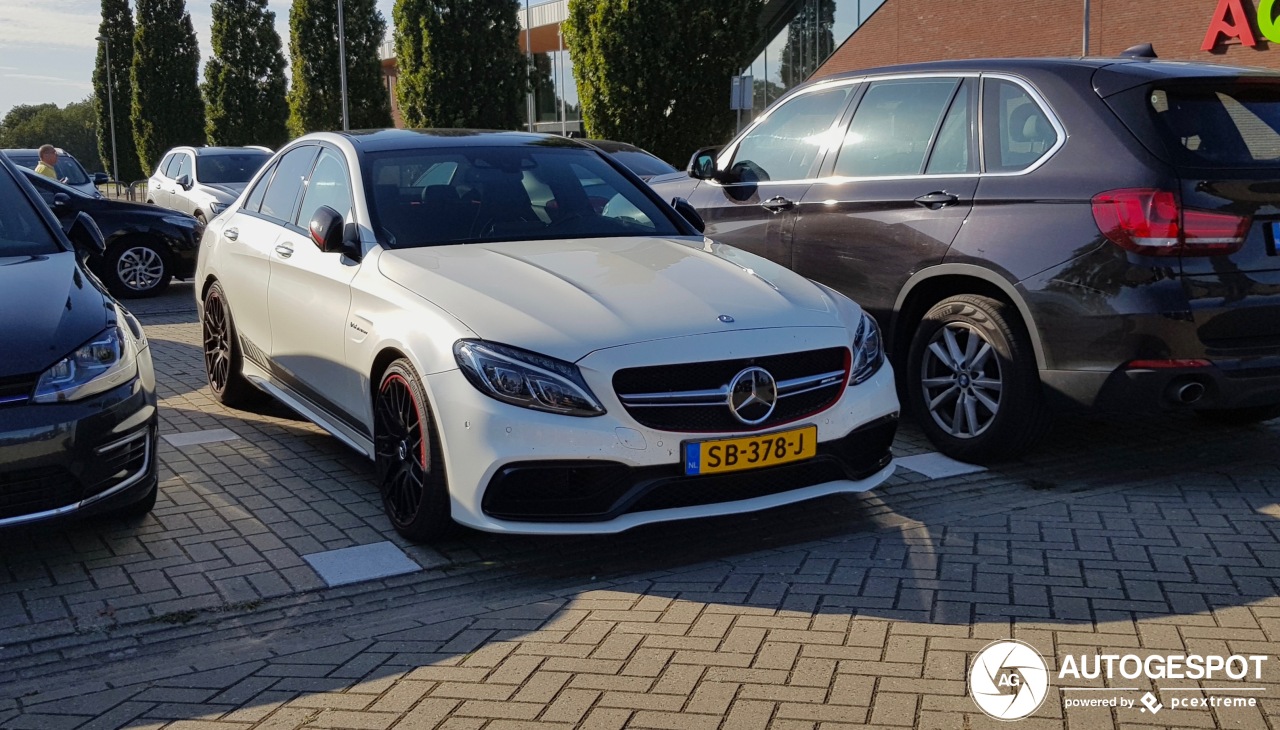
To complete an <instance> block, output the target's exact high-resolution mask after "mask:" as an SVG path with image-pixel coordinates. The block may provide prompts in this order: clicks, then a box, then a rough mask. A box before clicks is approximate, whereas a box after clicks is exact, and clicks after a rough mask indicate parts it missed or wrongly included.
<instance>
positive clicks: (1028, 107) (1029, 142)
mask: <svg viewBox="0 0 1280 730" xmlns="http://www.w3.org/2000/svg"><path fill="white" fill-rule="evenodd" d="M982 106H983V109H982V117H983V122H982V124H983V146H984V147H985V149H984V153H985V155H986V166H987V170H988V171H989V172H1010V171H1016V170H1023V169H1026V168H1028V167H1030V166H1031V165H1032V164H1033V163H1034V162H1035V161H1036V160H1038V159H1040V158H1041V157H1044V155H1045V153H1047V152H1048V151H1049V150H1050V149H1052V148H1053V145H1054V144H1056V143H1057V141H1058V132H1057V130H1055V129H1054V128H1053V125H1052V124H1050V123H1049V115H1048V114H1046V113H1045V111H1044V110H1043V109H1041V108H1040V105H1039V104H1037V103H1036V102H1035V100H1034V99H1032V98H1031V95H1030V94H1029V93H1028V92H1027V90H1026V89H1024V88H1022V87H1021V86H1019V85H1018V84H1015V83H1013V82H1012V81H1005V80H1004V79H986V80H984V81H983V87H982Z"/></svg>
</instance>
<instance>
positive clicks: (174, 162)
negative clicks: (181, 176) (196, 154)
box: [164, 152, 186, 180]
mask: <svg viewBox="0 0 1280 730" xmlns="http://www.w3.org/2000/svg"><path fill="white" fill-rule="evenodd" d="M183 157H186V155H180V154H178V153H177V152H175V153H173V154H172V155H169V164H167V165H165V166H164V176H165V177H167V178H169V179H170V180H174V179H176V178H177V177H178V165H180V164H182V158H183Z"/></svg>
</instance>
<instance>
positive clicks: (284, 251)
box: [276, 243, 293, 259]
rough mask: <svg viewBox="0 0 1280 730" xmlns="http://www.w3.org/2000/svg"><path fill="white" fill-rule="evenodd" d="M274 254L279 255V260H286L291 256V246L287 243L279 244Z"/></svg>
mask: <svg viewBox="0 0 1280 730" xmlns="http://www.w3.org/2000/svg"><path fill="white" fill-rule="evenodd" d="M276 253H278V254H280V258H282V259H287V258H289V257H290V256H292V255H293V246H290V245H289V244H287V243H281V244H279V245H277V246H276Z"/></svg>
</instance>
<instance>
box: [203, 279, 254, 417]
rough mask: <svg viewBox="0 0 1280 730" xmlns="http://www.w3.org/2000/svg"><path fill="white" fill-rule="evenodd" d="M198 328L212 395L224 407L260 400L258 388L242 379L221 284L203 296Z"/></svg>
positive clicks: (232, 329)
mask: <svg viewBox="0 0 1280 730" xmlns="http://www.w3.org/2000/svg"><path fill="white" fill-rule="evenodd" d="M201 330H202V333H203V335H204V370H205V374H206V375H207V376H208V379H209V390H211V391H213V397H214V398H217V399H218V402H219V403H221V404H223V405H224V406H231V407H243V406H247V405H251V404H253V403H255V402H258V401H261V400H262V398H263V393H262V391H260V390H258V389H257V388H256V387H254V386H253V384H252V383H250V382H249V381H248V380H246V379H245V377H244V374H243V373H242V372H241V366H242V362H243V361H242V359H241V354H240V345H239V343H238V342H237V341H236V330H235V325H234V324H233V323H232V321H231V308H230V307H229V306H227V296H226V294H225V293H223V291H222V285H221V284H219V283H217V282H214V283H213V285H212V286H210V287H209V291H208V292H207V293H206V294H205V296H204V318H203V319H202V320H201Z"/></svg>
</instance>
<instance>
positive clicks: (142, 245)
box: [101, 237, 171, 298]
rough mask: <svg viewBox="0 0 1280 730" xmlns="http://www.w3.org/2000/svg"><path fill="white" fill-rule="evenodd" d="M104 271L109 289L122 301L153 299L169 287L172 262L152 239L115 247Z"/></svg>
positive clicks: (129, 242)
mask: <svg viewBox="0 0 1280 730" xmlns="http://www.w3.org/2000/svg"><path fill="white" fill-rule="evenodd" d="M101 268H102V273H103V274H104V277H103V278H104V279H105V280H106V281H105V283H106V285H107V288H108V289H110V290H111V293H112V294H115V295H116V296H118V297H121V298H138V297H152V296H155V295H157V294H159V293H160V292H162V291H164V290H165V289H167V288H169V280H170V278H171V276H170V274H169V271H170V269H169V260H168V258H167V256H166V254H165V252H164V250H163V249H162V247H161V245H160V244H158V243H156V242H155V241H154V240H152V239H150V238H136V237H135V238H129V239H125V240H123V241H118V242H116V243H114V244H112V246H111V247H110V248H109V249H107V253H106V256H105V257H104V259H103V266H102V267H101Z"/></svg>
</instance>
